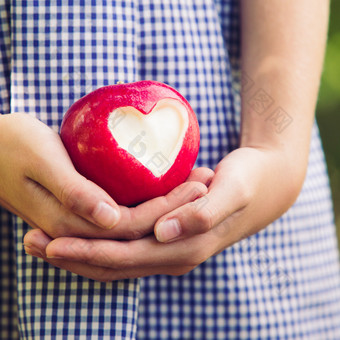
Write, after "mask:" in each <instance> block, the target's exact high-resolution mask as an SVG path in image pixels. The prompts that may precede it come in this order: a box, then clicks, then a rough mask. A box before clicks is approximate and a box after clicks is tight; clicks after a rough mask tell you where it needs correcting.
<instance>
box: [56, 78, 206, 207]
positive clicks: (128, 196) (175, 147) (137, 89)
mask: <svg viewBox="0 0 340 340" xmlns="http://www.w3.org/2000/svg"><path fill="white" fill-rule="evenodd" d="M60 136H61V139H62V141H63V143H64V145H65V148H66V150H67V151H68V153H69V155H70V157H71V159H72V161H73V164H74V166H75V168H76V169H77V170H78V171H79V172H80V173H81V174H82V175H84V176H85V177H86V178H87V179H89V180H91V181H93V182H95V183H96V184H98V185H99V186H100V187H102V188H103V189H104V190H106V191H107V192H108V194H109V195H111V196H112V198H113V199H114V200H115V201H116V202H117V203H118V204H122V205H127V206H132V205H136V204H138V203H141V202H143V201H146V200H149V199H152V198H154V197H157V196H161V195H165V194H167V193H168V192H169V191H170V190H172V189H173V188H175V187H176V186H178V185H179V184H181V183H183V182H184V181H185V180H186V179H187V177H188V175H189V173H190V171H191V170H192V168H193V166H194V163H195V161H196V158H197V154H198V149H199V141H200V134H199V126H198V122H197V119H196V115H195V113H194V112H193V110H192V108H191V107H190V105H189V103H188V102H187V100H186V99H185V98H184V97H183V96H182V95H181V94H180V93H178V92H177V91H176V90H175V89H173V88H171V87H170V86H168V85H165V84H163V83H159V82H155V81H150V80H145V81H139V82H135V83H128V84H117V85H110V86H105V87H102V88H100V89H98V90H95V91H93V92H91V93H89V94H88V95H86V96H84V97H83V98H81V99H80V100H78V101H77V102H75V103H74V104H73V105H72V106H71V107H70V108H69V110H68V111H67V112H66V114H65V117H64V119H63V122H62V125H61V130H60Z"/></svg>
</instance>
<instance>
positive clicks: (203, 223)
mask: <svg viewBox="0 0 340 340" xmlns="http://www.w3.org/2000/svg"><path fill="white" fill-rule="evenodd" d="M302 173H304V171H301V169H296V167H295V163H294V159H293V158H292V157H291V156H290V155H286V154H285V153H284V151H278V150H271V149H255V148H246V147H245V148H240V149H238V150H236V151H234V152H232V153H231V154H230V155H228V156H227V157H225V159H224V160H222V162H221V163H220V164H219V165H218V167H217V169H216V174H215V176H214V177H213V179H212V182H211V184H210V185H209V192H208V194H207V195H205V196H203V197H202V198H199V199H198V200H196V201H195V202H193V203H188V204H184V205H183V206H181V207H180V208H177V209H175V210H173V211H172V212H170V213H169V214H167V215H165V216H163V217H161V218H160V219H159V220H158V221H157V223H156V225H155V235H157V238H158V239H159V240H160V241H162V242H159V241H157V239H156V237H155V236H153V235H152V236H147V237H145V238H142V239H139V240H132V241H113V240H95V239H91V240H88V239H80V238H58V239H55V240H51V239H50V238H49V237H47V236H46V235H44V234H43V233H42V232H40V231H39V230H34V231H32V232H29V233H28V234H27V235H26V237H25V243H30V244H31V245H34V246H33V248H32V247H31V248H30V249H28V248H27V251H28V252H29V253H30V254H32V255H36V256H40V257H42V258H44V259H45V260H47V261H48V262H50V263H51V264H54V265H56V266H58V267H61V268H64V269H67V270H70V271H72V272H74V273H77V274H80V275H83V276H86V277H89V278H92V279H95V280H100V281H111V280H116V279H123V278H132V277H139V276H148V275H153V274H169V275H179V274H184V273H186V272H188V271H190V270H192V269H193V268H194V267H196V266H197V265H199V264H200V263H202V262H204V261H205V260H206V259H208V258H209V257H211V256H212V255H214V254H216V253H218V252H220V251H221V250H223V249H225V248H226V247H228V246H230V245H232V244H233V243H235V242H237V241H238V240H240V239H241V238H244V237H246V236H249V235H251V234H253V233H255V232H257V231H258V230H260V229H261V228H263V227H265V226H266V225H267V224H269V223H270V222H272V221H273V220H275V219H276V218H277V217H278V216H280V215H281V214H282V213H283V212H284V211H286V210H287V209H288V208H289V207H290V205H291V204H292V203H293V202H294V200H295V199H296V196H297V195H298V193H299V191H300V187H301V185H302V182H303V176H302V175H301V174H302ZM164 221H171V223H169V225H168V226H167V225H166V224H163V222H164ZM174 226H175V227H174ZM162 228H165V229H162ZM166 228H169V229H166ZM175 231H180V232H181V233H180V235H178V236H177V238H176V239H175V240H174V239H172V240H171V238H172V237H174V236H175ZM169 239H170V241H172V242H168V243H163V242H165V241H167V240H169Z"/></svg>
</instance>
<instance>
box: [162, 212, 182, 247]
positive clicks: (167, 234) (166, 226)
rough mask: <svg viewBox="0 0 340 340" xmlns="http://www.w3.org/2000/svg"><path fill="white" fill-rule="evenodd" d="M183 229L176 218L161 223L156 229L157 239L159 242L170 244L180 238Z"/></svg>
mask: <svg viewBox="0 0 340 340" xmlns="http://www.w3.org/2000/svg"><path fill="white" fill-rule="evenodd" d="M181 233H182V228H181V225H180V223H179V221H178V220H177V219H176V218H172V219H169V220H165V221H164V222H161V223H160V224H159V225H158V226H157V228H156V238H157V240H158V241H159V242H170V241H173V240H175V239H176V238H178V237H179V236H180V235H181Z"/></svg>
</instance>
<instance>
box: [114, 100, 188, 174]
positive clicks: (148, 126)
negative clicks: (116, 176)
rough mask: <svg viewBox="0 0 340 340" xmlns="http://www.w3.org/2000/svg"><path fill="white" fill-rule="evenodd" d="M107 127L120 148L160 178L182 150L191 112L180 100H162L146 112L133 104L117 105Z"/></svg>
mask: <svg viewBox="0 0 340 340" xmlns="http://www.w3.org/2000/svg"><path fill="white" fill-rule="evenodd" d="M108 127H109V129H110V131H111V133H112V135H113V138H114V139H115V140H116V141H117V143H118V145H119V147H121V148H123V149H125V150H126V151H127V152H129V153H130V154H131V155H133V156H134V157H135V158H136V159H138V161H140V162H141V163H142V164H143V165H144V166H145V167H146V168H148V169H149V170H150V171H151V172H152V173H153V174H154V175H155V176H156V177H160V176H162V175H164V174H165V173H166V172H167V171H168V170H169V168H170V167H171V165H172V164H173V163H174V161H175V159H176V157H177V156H178V153H179V151H180V150H181V146H182V144H183V138H184V136H185V132H186V130H187V129H188V114H187V110H186V108H185V107H184V106H183V105H182V104H181V103H180V102H179V101H178V100H174V99H163V100H160V101H159V102H158V103H157V104H156V106H155V107H154V108H153V109H152V111H151V112H150V113H149V114H147V115H145V114H143V113H141V112H140V111H138V110H137V109H135V108H134V107H132V106H128V107H120V108H117V109H116V110H114V111H113V112H112V113H111V114H110V116H109V122H108ZM157 160H158V161H157Z"/></svg>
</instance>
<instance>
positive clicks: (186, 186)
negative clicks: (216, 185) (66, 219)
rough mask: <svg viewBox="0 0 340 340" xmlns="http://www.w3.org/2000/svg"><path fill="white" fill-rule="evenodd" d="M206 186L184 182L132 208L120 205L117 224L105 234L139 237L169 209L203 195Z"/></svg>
mask: <svg viewBox="0 0 340 340" xmlns="http://www.w3.org/2000/svg"><path fill="white" fill-rule="evenodd" d="M207 192H208V188H207V187H206V186H205V185H204V184H202V183H201V182H186V183H183V184H181V185H179V186H178V187H176V188H175V189H173V190H172V191H170V192H169V193H168V194H167V195H165V196H160V197H156V198H154V199H152V200H149V201H147V202H145V203H142V204H140V205H138V206H136V207H134V208H127V207H121V216H122V217H121V219H120V222H119V224H118V225H117V226H116V227H115V228H114V229H113V230H112V231H108V232H106V233H105V235H111V236H114V238H116V239H117V238H121V239H130V240H132V239H139V238H141V237H143V236H145V235H147V234H149V233H151V232H152V231H153V228H154V225H155V223H156V222H157V220H158V219H159V218H160V217H161V216H163V215H165V214H167V213H169V212H170V211H172V210H174V209H176V208H178V207H180V206H182V205H184V204H186V203H188V202H192V201H194V200H195V199H197V198H198V197H201V196H203V195H205V194H206V193H207Z"/></svg>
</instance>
